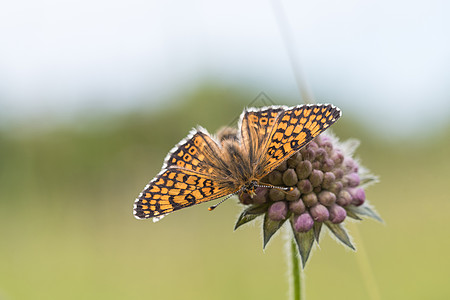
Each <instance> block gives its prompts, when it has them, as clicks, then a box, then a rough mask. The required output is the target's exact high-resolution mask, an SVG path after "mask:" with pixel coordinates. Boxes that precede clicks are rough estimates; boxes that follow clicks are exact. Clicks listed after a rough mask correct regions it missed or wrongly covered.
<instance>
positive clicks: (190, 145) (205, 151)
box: [134, 104, 341, 221]
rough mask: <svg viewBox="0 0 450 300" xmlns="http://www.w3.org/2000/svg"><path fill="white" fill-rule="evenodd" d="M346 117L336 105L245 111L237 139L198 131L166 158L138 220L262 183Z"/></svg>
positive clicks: (141, 202) (138, 204) (138, 208)
mask: <svg viewBox="0 0 450 300" xmlns="http://www.w3.org/2000/svg"><path fill="white" fill-rule="evenodd" d="M340 117H341V111H340V109H339V108H337V107H335V106H334V105H331V104H309V105H299V106H294V107H286V106H269V107H262V108H250V109H246V110H244V111H243V113H242V114H241V117H240V121H239V130H238V136H237V137H229V138H225V139H222V140H221V141H217V140H216V139H215V137H213V136H211V135H210V134H208V132H207V131H206V130H205V129H203V128H201V127H198V128H196V129H193V130H192V131H191V132H190V134H189V135H188V136H187V137H186V138H185V139H183V140H182V141H181V142H180V143H178V144H177V145H176V146H175V147H174V148H173V149H172V150H171V151H170V152H169V154H168V155H167V156H166V159H165V162H164V164H163V167H162V170H161V172H160V173H159V174H158V175H157V176H156V177H155V178H154V179H153V180H151V181H150V182H149V183H148V184H147V185H146V186H145V188H144V190H143V191H142V193H141V194H140V195H139V197H138V198H137V199H136V201H135V203H134V216H135V217H136V218H137V219H148V218H154V221H156V220H158V219H160V218H162V217H163V216H165V215H167V214H168V213H171V212H173V211H176V210H179V209H182V208H185V207H189V206H192V205H195V204H198V203H202V202H206V201H211V200H214V199H218V198H221V197H225V196H230V195H233V194H238V193H248V194H249V195H250V196H253V195H254V194H255V189H256V187H258V186H259V185H260V180H261V179H262V178H263V177H265V176H266V175H267V174H269V173H270V172H271V171H273V170H274V169H275V168H276V167H277V166H279V165H280V164H281V163H282V162H284V161H285V160H287V159H288V158H289V157H291V156H292V155H293V154H294V153H295V152H297V151H299V150H300V149H301V148H302V147H304V146H305V145H307V144H308V143H309V142H310V141H311V140H312V139H313V138H314V137H316V136H317V135H319V134H320V133H322V132H323V131H325V130H326V129H327V128H328V127H330V126H331V125H332V124H333V123H335V122H336V121H337V120H338V119H339V118H340Z"/></svg>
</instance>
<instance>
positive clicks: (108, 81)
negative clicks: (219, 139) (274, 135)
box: [0, 0, 450, 132]
mask: <svg viewBox="0 0 450 300" xmlns="http://www.w3.org/2000/svg"><path fill="white" fill-rule="evenodd" d="M282 4H283V6H284V8H285V10H286V14H287V21H288V22H289V23H290V28H291V30H292V35H293V43H294V44H295V45H296V48H297V50H298V51H297V56H298V58H299V59H300V60H301V63H302V69H303V73H304V74H305V75H306V78H307V81H308V82H309V84H310V87H311V89H312V91H313V92H314V93H315V95H316V97H317V98H319V99H318V100H319V102H331V103H334V104H336V105H338V106H340V107H341V108H342V109H343V110H344V113H345V111H351V112H352V113H354V114H356V115H358V116H360V119H361V120H364V121H366V122H367V124H369V126H371V127H373V128H375V129H376V128H379V129H380V130H386V129H391V128H397V129H394V130H393V131H396V130H398V131H399V132H408V131H411V130H415V129H416V128H417V127H423V126H424V125H423V124H427V125H426V126H428V127H430V130H433V128H437V127H439V126H441V125H442V124H444V123H445V122H446V120H447V119H448V117H449V116H450V87H449V86H450V85H449V83H450V2H449V1H446V0H440V1H438V0H431V1H424V0H423V1H422V0H415V1H406V0H399V1H387V0H381V1H375V0H370V1H356V0H343V1H325V0H323V1H320V0H319V1H303V0H301V1H299V0H289V1H283V2H282ZM210 78H214V79H217V80H219V81H222V82H228V83H229V84H233V83H235V84H236V85H239V86H249V87H250V89H252V90H254V91H255V96H256V95H257V94H258V93H259V92H260V91H264V92H266V93H267V94H268V95H269V96H271V95H285V96H289V97H290V98H299V97H300V96H299V94H298V91H297V87H296V84H295V78H294V76H293V72H292V67H291V64H290V61H289V59H288V56H287V52H286V48H285V46H284V44H283V40H282V38H281V36H280V31H279V28H278V27H277V23H276V21H275V18H274V13H273V8H272V6H271V2H270V1H261V0H249V1H236V0H231V1H216V0H209V1H207V0H204V1H198V0H190V1H181V0H173V1H158V2H156V1H148V0H147V1H138V0H131V1H129V0H128V1H124V0H108V1H106V0H89V1H87V0H76V1H74V0H73V1H64V0H21V1H20V0H19V1H4V2H3V3H2V4H0V118H2V119H3V123H4V122H5V120H6V121H12V120H20V119H21V118H26V117H27V116H34V115H40V114H45V115H54V116H57V115H63V116H66V115H67V116H69V115H70V114H72V113H74V112H77V111H79V110H81V109H83V108H86V107H97V108H105V109H106V110H118V109H121V108H123V107H138V106H139V105H141V102H139V101H142V97H143V96H145V97H146V98H145V99H147V100H148V101H154V103H155V105H162V104H161V103H162V101H163V100H164V99H165V96H167V95H169V94H171V93H174V92H182V91H183V89H192V86H196V85H198V84H199V82H201V81H202V80H205V79H210ZM149 95H150V97H149ZM251 100H252V99H249V101H251ZM299 101H300V98H299ZM0 123H1V122H0ZM447 124H448V123H447Z"/></svg>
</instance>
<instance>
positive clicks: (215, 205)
mask: <svg viewBox="0 0 450 300" xmlns="http://www.w3.org/2000/svg"><path fill="white" fill-rule="evenodd" d="M241 190H242V189H240V190H239V191H237V192H234V193H233V194H229V195H228V196H226V197H225V198H223V199H222V200H221V201H220V202H219V203H217V204H214V205H213V206H210V207H208V210H209V211H213V210H214V209H215V208H216V207H217V206H219V205H220V204H222V203H223V202H225V200H228V199H230V198H231V197H232V196H234V195H236V194H238V193H239V192H240V191H241Z"/></svg>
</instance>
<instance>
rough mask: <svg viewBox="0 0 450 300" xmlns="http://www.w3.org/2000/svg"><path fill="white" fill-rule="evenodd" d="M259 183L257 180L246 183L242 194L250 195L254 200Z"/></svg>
mask: <svg viewBox="0 0 450 300" xmlns="http://www.w3.org/2000/svg"><path fill="white" fill-rule="evenodd" d="M258 186H259V185H258V181H256V180H250V181H249V182H248V183H246V184H245V185H244V186H243V187H242V192H244V193H247V194H249V195H250V198H252V199H253V197H254V196H255V195H256V192H255V190H256V188H257V187H258Z"/></svg>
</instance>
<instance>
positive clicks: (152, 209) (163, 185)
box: [134, 168, 234, 219]
mask: <svg viewBox="0 0 450 300" xmlns="http://www.w3.org/2000/svg"><path fill="white" fill-rule="evenodd" d="M233 192H234V190H233V189H232V187H231V186H228V185H225V184H223V183H218V182H217V181H214V180H213V179H212V178H211V176H209V175H207V174H201V173H198V172H195V171H191V170H186V169H182V168H169V169H167V170H165V171H163V172H162V173H160V174H159V175H158V176H157V177H156V178H155V179H154V180H152V181H151V182H150V183H149V185H148V186H147V187H146V188H145V189H144V191H143V192H142V193H141V195H140V196H139V198H138V199H136V202H135V207H134V215H135V216H136V217H137V218H139V219H147V218H153V217H157V216H160V215H164V214H168V213H171V212H173V211H175V210H178V209H181V208H184V207H188V206H191V205H194V204H198V203H202V202H206V201H210V200H214V199H217V198H220V197H223V196H226V195H229V194H231V193H233Z"/></svg>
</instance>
